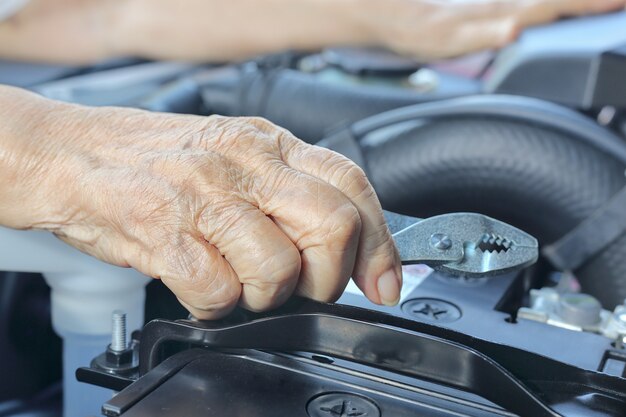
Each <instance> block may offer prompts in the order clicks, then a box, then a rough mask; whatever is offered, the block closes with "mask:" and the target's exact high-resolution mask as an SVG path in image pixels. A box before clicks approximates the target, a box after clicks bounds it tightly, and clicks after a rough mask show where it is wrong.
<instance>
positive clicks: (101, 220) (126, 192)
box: [0, 87, 401, 319]
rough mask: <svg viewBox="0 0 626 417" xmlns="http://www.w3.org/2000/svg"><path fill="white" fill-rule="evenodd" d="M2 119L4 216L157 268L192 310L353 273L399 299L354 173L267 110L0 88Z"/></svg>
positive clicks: (303, 291) (210, 311)
mask: <svg viewBox="0 0 626 417" xmlns="http://www.w3.org/2000/svg"><path fill="white" fill-rule="evenodd" d="M9 104H10V105H9ZM0 122H1V123H0V174H1V175H0V190H2V192H1V193H0V224H3V225H6V226H10V227H14V228H19V229H44V230H49V231H52V232H54V233H55V234H56V235H57V236H58V237H60V238H61V239H63V240H64V241H65V242H67V243H69V244H71V245H73V246H75V247H77V248H79V249H80V250H82V251H84V252H86V253H88V254H91V255H94V256H96V257H98V258H100V259H102V260H104V261H106V262H110V263H112V264H115V265H120V266H131V267H133V268H136V269H137V270H139V271H141V272H143V273H145V274H147V275H149V276H152V277H155V278H161V279H162V280H163V282H164V283H165V284H166V285H167V286H168V287H169V288H170V289H172V291H173V292H174V293H175V294H176V295H177V296H178V298H179V300H180V301H181V302H182V303H183V304H184V305H185V306H186V307H187V308H188V309H189V311H190V312H191V313H193V314H194V315H195V316H196V317H198V318H204V319H212V318H217V317H220V316H223V315H224V314H226V313H228V312H229V311H230V310H231V309H232V308H233V307H234V306H236V305H237V303H239V304H240V305H242V306H243V307H245V308H247V309H250V310H255V311H257V310H267V309H271V308H273V307H276V306H278V305H280V304H281V303H283V302H284V301H285V300H286V299H287V298H288V297H289V296H290V295H291V294H292V293H297V294H300V295H303V296H306V297H310V298H313V299H316V300H322V301H331V300H335V299H336V298H338V297H339V295H340V294H341V292H342V291H343V289H344V287H345V285H346V283H347V281H348V279H349V278H350V277H351V276H352V277H353V278H354V280H355V281H356V283H357V285H358V286H359V287H360V288H361V289H362V290H363V291H364V293H365V294H366V295H367V296H368V298H370V299H371V300H372V301H374V302H376V303H384V304H389V305H393V304H395V303H397V301H398V299H399V296H400V293H399V290H400V286H401V269H400V262H399V259H398V255H397V252H396V249H395V247H394V245H393V241H392V239H391V236H390V234H389V230H388V229H387V226H386V224H385V222H384V219H383V216H382V210H381V207H380V204H379V202H378V199H377V198H376V195H375V194H374V191H373V189H372V186H371V185H370V184H369V182H368V180H367V178H366V177H365V175H364V174H363V171H362V170H361V169H360V168H358V167H357V166H356V165H354V164H353V163H352V162H351V161H349V160H348V159H346V158H345V157H343V156H341V155H339V154H336V153H334V152H332V151H329V150H326V149H322V148H319V147H315V146H311V145H308V144H305V143H304V142H301V141H300V140H298V139H296V138H295V137H294V136H292V135H291V134H290V133H289V132H287V131H286V130H283V129H281V128H278V127H276V126H275V125H273V124H271V123H269V122H267V121H266V120H263V119H254V118H226V117H218V116H214V117H198V116H180V115H170V114H157V113H148V112H144V111H139V110H131V109H121V108H86V107H79V106H74V105H68V104H61V103H57V102H53V101H50V100H45V99H42V98H39V97H36V96H34V95H32V94H28V93H25V92H22V91H20V90H17V89H12V88H8V87H0Z"/></svg>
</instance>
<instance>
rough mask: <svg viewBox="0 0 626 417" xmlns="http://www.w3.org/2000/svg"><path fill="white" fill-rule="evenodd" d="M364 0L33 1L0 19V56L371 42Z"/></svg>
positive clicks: (213, 57) (78, 59)
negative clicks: (362, 12) (363, 19)
mask: <svg viewBox="0 0 626 417" xmlns="http://www.w3.org/2000/svg"><path fill="white" fill-rule="evenodd" d="M363 1H364V0H264V1H259V0H186V1H184V2H181V1H178V0H107V1H101V0H54V1H50V0H33V1H32V2H31V3H29V5H28V6H27V7H26V8H25V9H24V10H23V11H22V12H20V13H19V14H18V15H17V16H15V17H14V18H12V19H9V20H8V21H6V22H2V23H0V57H5V58H12V59H20V60H36V61H46V62H62V63H63V62H64V63H72V64H74V63H79V64H80V63H91V62H95V61H98V60H103V59H106V58H111V57H116V56H123V55H132V56H141V57H147V58H158V59H182V60H192V61H203V62H207V61H223V60H236V59H242V58H246V57H250V56H254V55H258V54H263V53H271V52H275V51H280V50H284V49H303V50H313V49H318V48H323V47H325V46H330V45H360V44H370V43H371V42H370V39H369V34H368V31H367V30H366V29H365V28H364V27H362V26H361V24H360V23H359V21H358V19H356V18H355V14H356V13H355V10H358V8H359V7H361V4H362V3H363ZM365 1H367V0H365ZM357 3H358V4H357Z"/></svg>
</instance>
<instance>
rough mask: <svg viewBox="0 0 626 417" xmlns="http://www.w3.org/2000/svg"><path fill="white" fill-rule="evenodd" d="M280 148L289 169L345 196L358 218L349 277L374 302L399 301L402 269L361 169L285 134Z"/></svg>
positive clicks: (326, 150) (380, 209) (372, 189)
mask: <svg viewBox="0 0 626 417" xmlns="http://www.w3.org/2000/svg"><path fill="white" fill-rule="evenodd" d="M280 147H281V151H282V156H283V160H284V161H285V163H286V164H287V165H289V166H290V167H291V168H293V169H296V170H298V171H301V172H304V173H306V174H308V175H311V176H313V177H316V178H319V179H321V180H322V181H324V182H326V183H328V184H330V185H332V186H333V187H335V188H337V189H338V190H339V191H341V192H342V193H343V194H344V195H345V196H347V197H348V198H349V199H350V200H351V201H352V203H353V204H354V206H355V207H356V208H357V210H358V212H359V215H360V217H361V222H362V223H361V235H360V238H359V247H358V250H357V256H356V263H355V266H354V270H353V272H352V278H353V280H354V282H355V283H356V285H357V286H358V287H359V288H360V289H361V291H363V293H364V294H365V295H366V296H367V298H369V299H370V300H371V301H373V302H374V303H378V304H385V305H395V304H397V303H398V301H399V299H400V288H401V286H402V266H401V262H400V257H399V256H398V252H397V250H396V247H395V245H394V243H393V239H392V237H391V233H390V232H389V228H388V227H387V223H386V222H385V219H384V216H383V211H382V207H381V205H380V202H379V201H378V197H377V196H376V193H375V192H374V188H373V187H372V185H371V184H370V182H369V180H368V179H367V177H366V175H365V173H364V172H363V170H362V169H361V168H360V167H359V166H358V165H356V164H355V163H354V162H352V161H351V160H349V159H348V158H346V157H345V156H343V155H340V154H338V153H336V152H333V151H331V150H328V149H325V148H320V147H318V146H313V145H308V144H305V143H304V142H301V141H300V140H298V139H296V138H295V137H294V136H292V135H291V134H290V133H288V132H285V133H284V134H283V135H282V136H281V140H280Z"/></svg>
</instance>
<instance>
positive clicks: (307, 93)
mask: <svg viewBox="0 0 626 417" xmlns="http://www.w3.org/2000/svg"><path fill="white" fill-rule="evenodd" d="M197 82H198V85H199V86H200V91H201V95H202V101H203V105H204V107H205V108H206V109H207V110H208V112H210V113H217V114H222V115H225V116H261V117H265V118H267V119H268V120H270V121H272V122H274V123H276V124H278V125H280V126H282V127H284V128H286V129H288V130H290V131H291V132H292V133H293V134H294V135H296V136H297V137H299V138H301V139H303V140H305V141H307V142H310V143H315V142H317V141H319V140H321V139H322V138H324V137H325V135H327V134H328V133H329V132H332V131H334V130H336V129H340V128H344V127H346V126H348V125H350V124H351V123H353V122H355V121H357V120H361V119H363V118H365V117H368V116H371V115H374V114H378V113H380V112H384V111H387V110H391V109H395V108H398V107H403V106H407V105H410V104H416V103H422V102H426V101H431V100H434V99H444V98H449V97H454V96H459V95H467V94H474V93H476V92H477V90H478V85H477V83H473V82H470V81H468V82H467V83H465V84H462V85H460V84H459V83H457V84H453V85H452V87H451V88H449V89H446V90H444V91H441V92H438V93H437V94H436V95H433V94H419V93H416V92H415V91H412V90H410V89H402V88H383V87H380V86H372V85H367V84H356V83H347V82H328V81H323V80H320V79H319V77H317V76H315V75H314V74H308V73H302V72H299V71H295V70H291V69H270V70H268V69H258V68H254V67H253V68H246V67H243V68H238V67H227V68H223V69H219V70H211V71H208V72H207V73H206V74H204V75H203V76H201V77H198V79H197Z"/></svg>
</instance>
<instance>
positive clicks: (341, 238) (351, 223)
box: [325, 202, 361, 250]
mask: <svg viewBox="0 0 626 417" xmlns="http://www.w3.org/2000/svg"><path fill="white" fill-rule="evenodd" d="M325 223H326V224H327V226H326V229H327V231H328V234H327V238H328V243H329V245H331V247H333V246H334V247H337V248H338V249H339V250H343V249H344V248H346V247H348V246H350V245H352V244H355V243H356V241H357V240H358V237H359V235H360V233H361V216H360V215H359V211H358V209H357V208H356V207H355V206H354V205H353V204H352V203H350V202H346V203H345V204H342V205H341V206H339V207H337V208H335V209H334V210H333V211H332V212H331V213H330V215H329V216H328V218H327V221H326V222H325Z"/></svg>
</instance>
